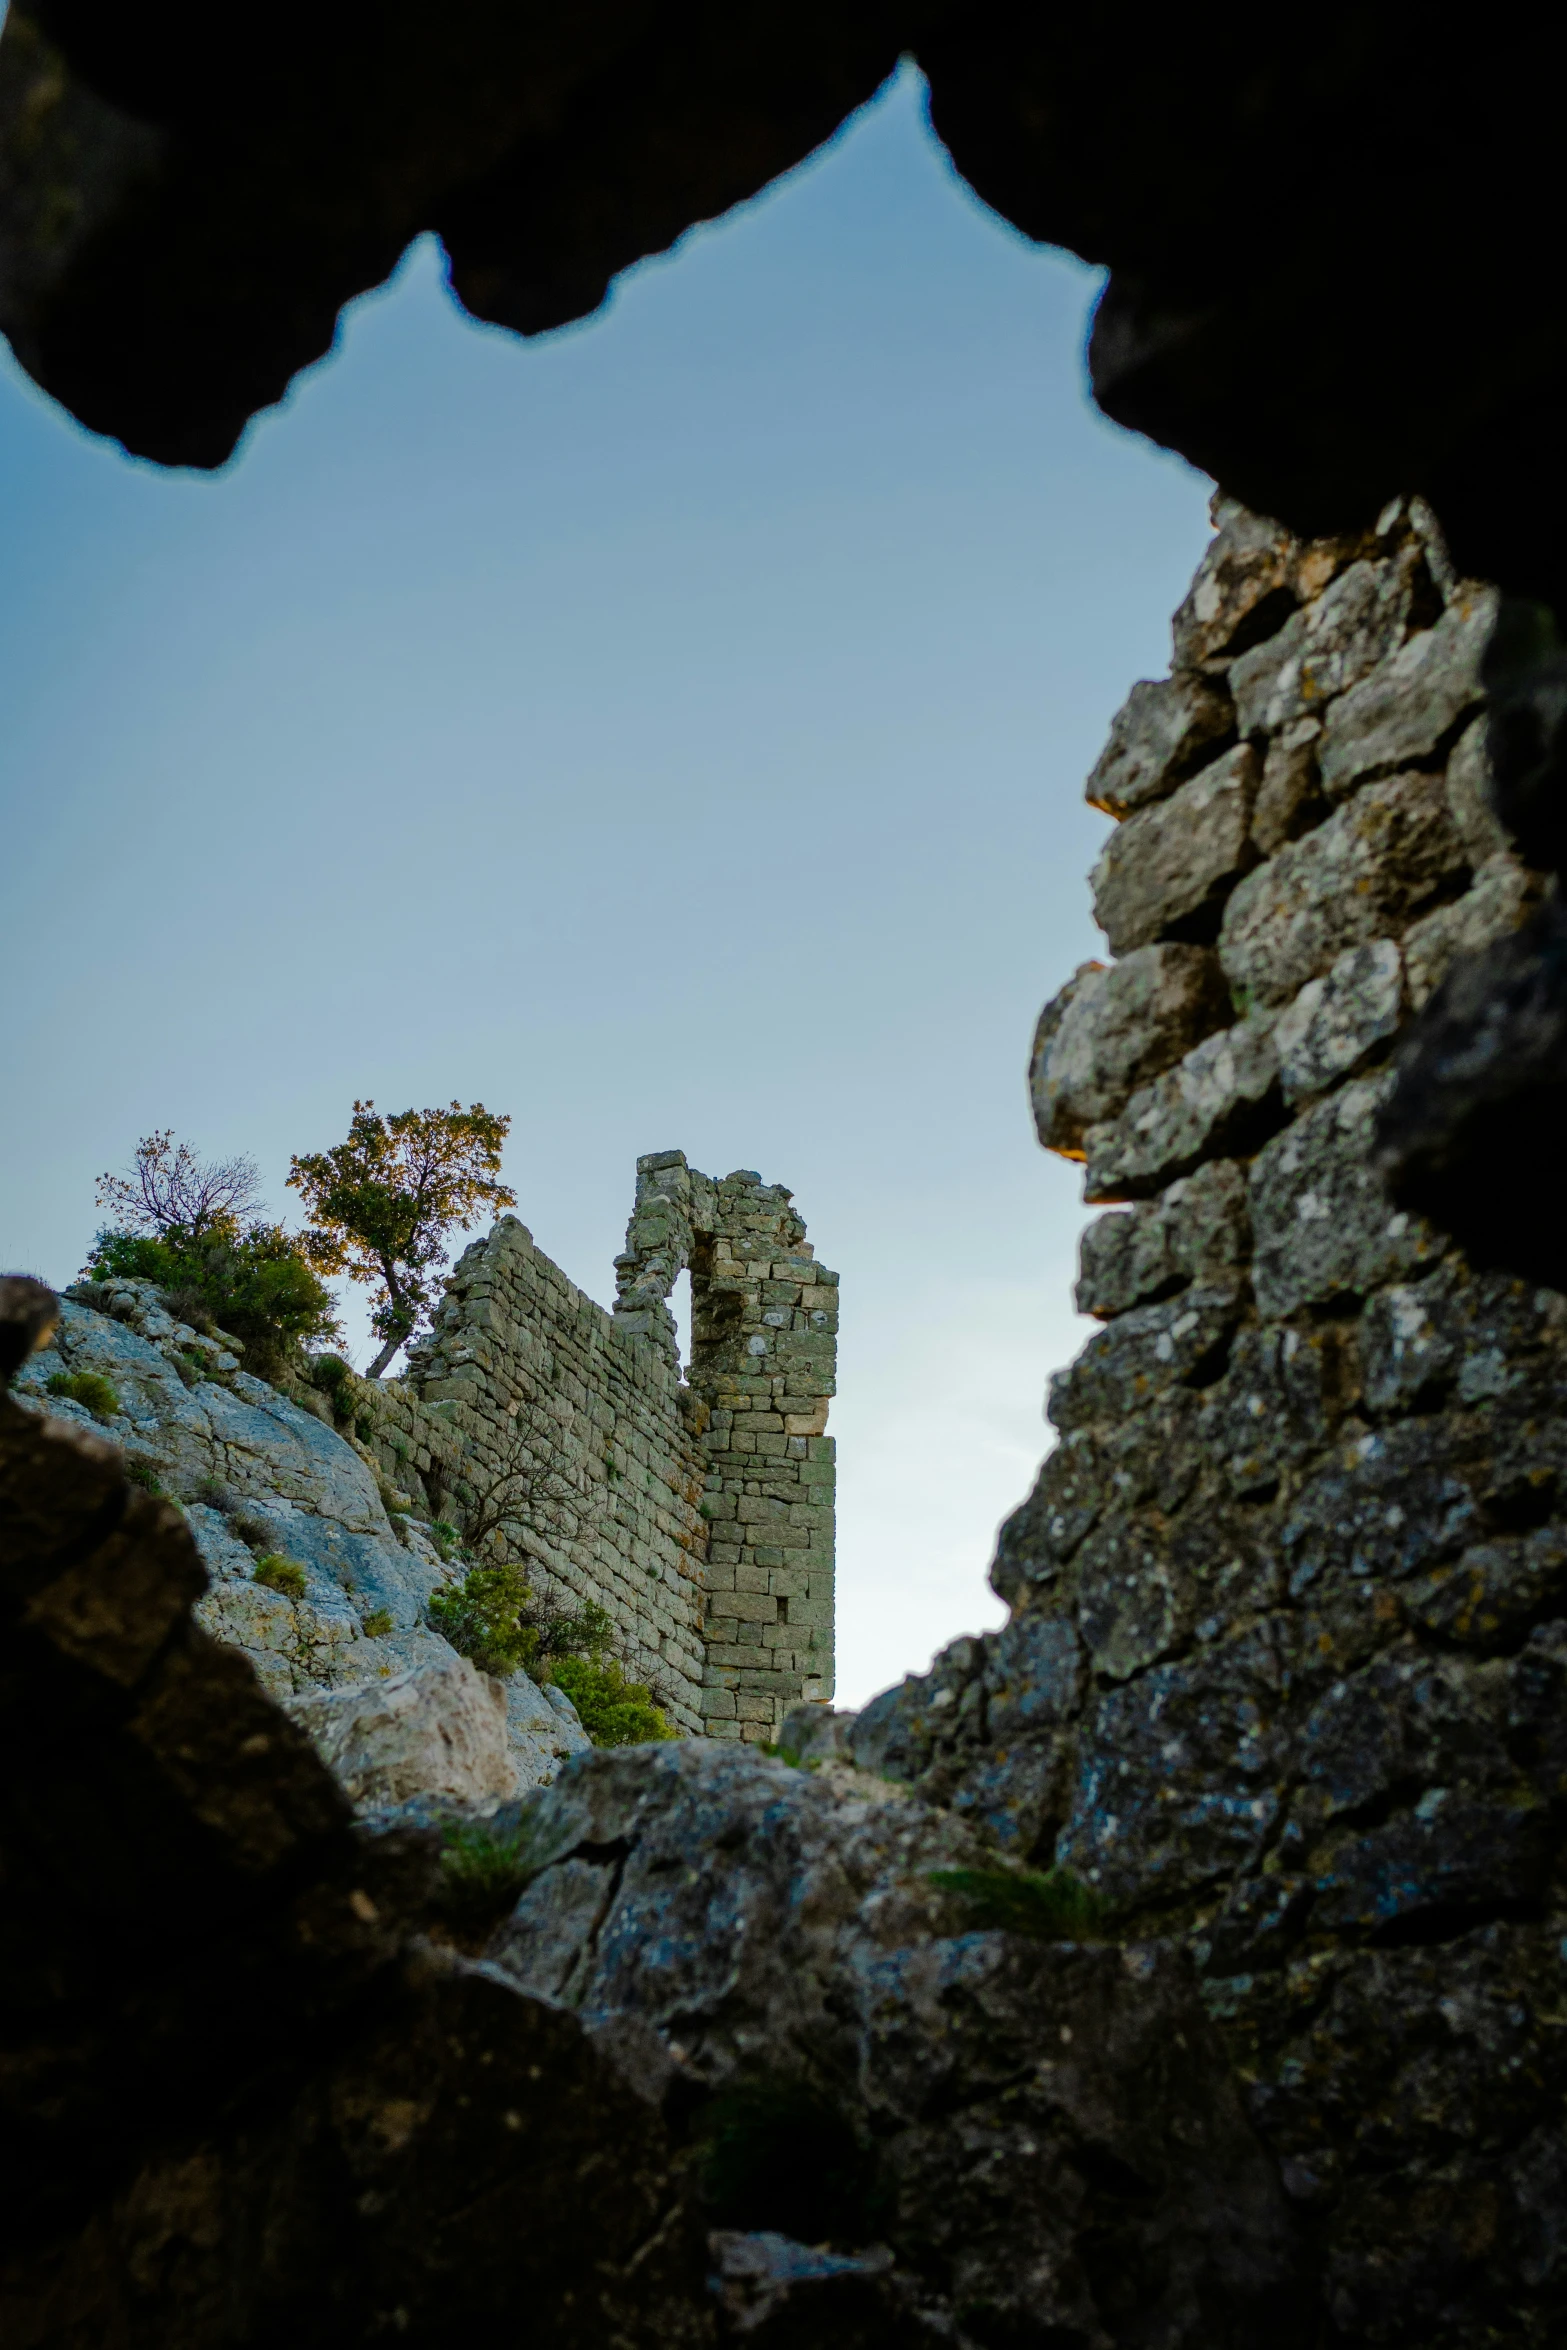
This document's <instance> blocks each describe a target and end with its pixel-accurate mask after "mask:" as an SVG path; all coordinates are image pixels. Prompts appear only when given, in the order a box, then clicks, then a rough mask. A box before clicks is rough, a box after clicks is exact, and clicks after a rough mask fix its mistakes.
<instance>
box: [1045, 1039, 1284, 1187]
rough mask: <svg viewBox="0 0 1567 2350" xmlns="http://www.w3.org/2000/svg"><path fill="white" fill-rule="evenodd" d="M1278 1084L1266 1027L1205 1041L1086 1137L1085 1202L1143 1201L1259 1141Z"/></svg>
mask: <svg viewBox="0 0 1567 2350" xmlns="http://www.w3.org/2000/svg"><path fill="white" fill-rule="evenodd" d="M1278 1077H1279V1064H1278V1054H1277V1052H1276V1050H1275V1048H1274V1042H1273V1023H1272V1021H1271V1020H1270V1019H1268V1018H1266V1017H1263V1018H1252V1019H1249V1020H1239V1021H1237V1022H1236V1024H1235V1026H1234V1027H1233V1028H1226V1029H1223V1030H1221V1031H1220V1033H1219V1034H1218V1035H1217V1036H1210V1037H1207V1038H1206V1039H1205V1040H1204V1041H1203V1043H1201V1044H1200V1045H1197V1046H1196V1047H1195V1048H1194V1049H1193V1050H1192V1051H1191V1052H1189V1053H1188V1054H1187V1055H1186V1057H1185V1059H1184V1060H1182V1061H1179V1062H1177V1064H1176V1066H1175V1067H1174V1068H1173V1069H1171V1070H1169V1071H1167V1072H1166V1074H1165V1075H1164V1076H1163V1077H1159V1078H1156V1079H1155V1081H1154V1083H1153V1084H1152V1085H1145V1086H1143V1087H1141V1088H1140V1089H1139V1091H1138V1092H1136V1093H1134V1094H1133V1096H1132V1098H1131V1100H1130V1101H1129V1102H1128V1103H1127V1105H1126V1108H1125V1109H1124V1110H1123V1111H1122V1112H1121V1115H1120V1117H1119V1118H1116V1119H1113V1120H1110V1121H1107V1122H1106V1123H1105V1124H1104V1125H1102V1126H1091V1127H1090V1128H1089V1129H1088V1132H1087V1134H1086V1135H1085V1136H1084V1138H1083V1139H1084V1143H1085V1146H1086V1149H1087V1154H1088V1169H1087V1173H1086V1176H1085V1178H1084V1183H1083V1196H1084V1198H1085V1199H1088V1200H1092V1201H1101V1200H1125V1199H1146V1198H1147V1197H1148V1196H1149V1195H1150V1194H1151V1193H1153V1192H1156V1191H1162V1190H1163V1189H1164V1187H1165V1186H1166V1184H1169V1183H1172V1182H1173V1181H1174V1180H1175V1179H1176V1177H1177V1176H1180V1175H1184V1174H1186V1173H1187V1172H1188V1170H1190V1169H1191V1168H1193V1167H1195V1166H1196V1165H1197V1163H1198V1161H1199V1160H1201V1159H1203V1158H1207V1157H1210V1156H1217V1155H1218V1154H1219V1153H1221V1152H1225V1151H1229V1150H1242V1149H1245V1148H1246V1147H1247V1144H1248V1143H1255V1142H1256V1141H1258V1140H1260V1139H1261V1136H1262V1135H1263V1134H1264V1133H1267V1132H1269V1131H1271V1128H1272V1127H1273V1126H1274V1125H1276V1124H1277V1122H1278V1120H1277V1114H1276V1107H1275V1105H1276V1103H1277V1100H1278Z"/></svg>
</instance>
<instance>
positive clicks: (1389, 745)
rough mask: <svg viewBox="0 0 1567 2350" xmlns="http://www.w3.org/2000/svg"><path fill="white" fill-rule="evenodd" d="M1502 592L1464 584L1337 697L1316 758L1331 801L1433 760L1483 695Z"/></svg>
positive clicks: (1471, 583)
mask: <svg viewBox="0 0 1567 2350" xmlns="http://www.w3.org/2000/svg"><path fill="white" fill-rule="evenodd" d="M1496 609H1497V592H1496V590H1495V588H1492V587H1480V586H1477V585H1476V584H1475V583H1474V582H1473V581H1466V582H1465V583H1464V585H1463V586H1462V587H1461V588H1460V589H1459V590H1458V591H1457V593H1456V594H1455V595H1454V597H1453V599H1452V601H1451V602H1450V603H1449V605H1448V607H1447V609H1446V611H1445V612H1444V613H1443V614H1442V616H1441V618H1440V619H1439V620H1438V621H1437V622H1436V624H1435V626H1434V627H1432V628H1424V629H1421V630H1420V631H1419V632H1418V633H1417V634H1416V635H1414V636H1412V637H1410V638H1409V640H1408V641H1407V643H1405V644H1402V645H1400V646H1399V647H1398V648H1397V650H1396V651H1394V652H1390V653H1389V654H1388V655H1387V657H1386V659H1384V660H1382V661H1380V662H1379V663H1378V665H1377V667H1376V668H1375V669H1373V670H1372V671H1371V672H1370V674H1369V675H1368V676H1366V677H1364V678H1362V679H1361V681H1360V683H1359V684H1358V685H1356V686H1354V687H1353V688H1352V689H1351V690H1350V691H1349V692H1347V693H1346V694H1344V695H1343V697H1342V699H1340V700H1339V701H1337V702H1335V703H1334V705H1333V707H1332V709H1331V710H1329V712H1328V714H1327V716H1326V718H1325V720H1324V721H1323V728H1322V740H1321V743H1320V745H1319V747H1318V753H1317V763H1318V766H1319V768H1320V770H1321V775H1322V782H1323V788H1324V790H1325V791H1326V792H1327V793H1328V795H1329V797H1330V798H1333V799H1338V798H1342V796H1343V794H1344V793H1345V792H1347V791H1349V790H1351V789H1352V788H1353V787H1354V785H1355V784H1356V783H1357V782H1359V780H1360V779H1361V778H1362V777H1363V776H1367V775H1379V774H1387V773H1389V772H1391V770H1392V769H1394V768H1397V767H1411V766H1414V765H1415V764H1416V763H1417V762H1421V761H1425V760H1428V759H1429V758H1430V757H1431V756H1432V754H1433V753H1434V752H1435V751H1436V749H1437V747H1438V746H1439V744H1441V743H1442V742H1443V741H1444V740H1445V739H1446V738H1447V737H1448V736H1449V735H1450V734H1451V733H1452V732H1453V730H1454V728H1455V727H1456V726H1457V725H1458V723H1459V721H1460V719H1461V718H1462V717H1463V716H1464V714H1465V712H1466V711H1469V710H1472V709H1474V708H1475V707H1476V706H1477V705H1478V704H1479V703H1480V702H1481V701H1482V700H1483V699H1484V693H1485V689H1484V686H1483V684H1482V682H1481V675H1480V671H1481V664H1482V662H1483V660H1484V658H1485V649H1486V646H1487V645H1488V644H1489V642H1490V640H1491V632H1492V629H1493V628H1494V627H1495V624H1496Z"/></svg>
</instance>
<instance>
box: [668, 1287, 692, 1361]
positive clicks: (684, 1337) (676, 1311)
mask: <svg viewBox="0 0 1567 2350" xmlns="http://www.w3.org/2000/svg"><path fill="white" fill-rule="evenodd" d="M669 1310H670V1312H671V1313H672V1314H673V1315H674V1317H675V1336H676V1339H677V1340H678V1342H679V1346H680V1368H681V1371H682V1372H683V1373H689V1371H690V1369H691V1275H690V1273H689V1272H681V1273H679V1274H678V1275H677V1276H676V1279H675V1286H674V1288H673V1289H672V1290H671V1291H670V1293H669Z"/></svg>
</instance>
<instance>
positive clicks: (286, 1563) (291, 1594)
mask: <svg viewBox="0 0 1567 2350" xmlns="http://www.w3.org/2000/svg"><path fill="white" fill-rule="evenodd" d="M250 1579H251V1581H252V1583H264V1584H265V1585H266V1587H267V1589H268V1590H269V1591H281V1592H282V1594H283V1596H284V1598H285V1599H303V1598H304V1596H305V1570H304V1568H303V1567H302V1566H301V1565H300V1563H299V1561H298V1559H290V1558H285V1557H284V1556H283V1553H282V1552H281V1551H280V1550H269V1551H267V1552H265V1553H264V1555H263V1556H262V1557H260V1558H258V1559H257V1561H256V1563H255V1566H254V1568H253V1569H252V1571H251V1577H250Z"/></svg>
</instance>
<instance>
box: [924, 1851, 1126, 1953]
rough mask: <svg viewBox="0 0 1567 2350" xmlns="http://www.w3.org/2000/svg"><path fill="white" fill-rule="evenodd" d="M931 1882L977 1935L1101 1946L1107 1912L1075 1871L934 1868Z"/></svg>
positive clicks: (1058, 1869)
mask: <svg viewBox="0 0 1567 2350" xmlns="http://www.w3.org/2000/svg"><path fill="white" fill-rule="evenodd" d="M930 1882H931V1884H933V1885H934V1886H936V1887H937V1888H938V1890H939V1891H940V1892H943V1893H948V1894H951V1895H952V1896H953V1897H954V1899H955V1900H956V1901H957V1903H958V1904H959V1905H960V1907H961V1909H962V1911H963V1913H964V1921H963V1922H964V1925H965V1928H966V1929H967V1931H968V1932H970V1933H975V1934H995V1933H1000V1934H1027V1935H1030V1936H1031V1937H1032V1938H1033V1939H1034V1940H1035V1941H1039V1942H1097V1941H1100V1940H1102V1939H1103V1936H1104V1927H1105V1917H1106V1910H1105V1904H1104V1903H1103V1901H1101V1900H1100V1898H1099V1896H1098V1894H1096V1893H1095V1892H1094V1891H1093V1889H1092V1887H1091V1886H1088V1885H1085V1884H1083V1882H1082V1881H1081V1879H1080V1878H1077V1877H1074V1876H1073V1874H1072V1872H1071V1870H1070V1869H1063V1868H1054V1869H1046V1870H1043V1871H1041V1870H1038V1869H933V1870H932V1871H931V1872H930Z"/></svg>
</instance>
